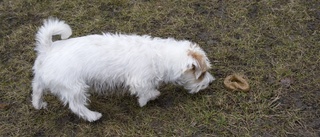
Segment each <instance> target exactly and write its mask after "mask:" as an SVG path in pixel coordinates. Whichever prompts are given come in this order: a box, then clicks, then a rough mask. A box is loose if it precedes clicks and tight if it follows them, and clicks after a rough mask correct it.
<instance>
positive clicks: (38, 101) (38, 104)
mask: <svg viewBox="0 0 320 137" xmlns="http://www.w3.org/2000/svg"><path fill="white" fill-rule="evenodd" d="M43 92H44V85H43V84H42V83H41V81H40V80H39V79H36V78H35V79H34V80H33V82H32V105H33V107H34V108H36V109H41V108H46V107H47V102H44V101H43Z"/></svg>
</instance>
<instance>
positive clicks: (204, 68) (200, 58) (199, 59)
mask: <svg viewBox="0 0 320 137" xmlns="http://www.w3.org/2000/svg"><path fill="white" fill-rule="evenodd" d="M188 55H189V56H191V57H192V58H194V59H195V60H196V61H197V62H198V64H199V66H200V69H201V71H202V72H205V71H207V69H208V66H207V64H206V61H205V58H204V56H203V55H201V54H199V53H197V52H194V51H191V50H189V51H188Z"/></svg>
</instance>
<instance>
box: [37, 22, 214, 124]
mask: <svg viewBox="0 0 320 137" xmlns="http://www.w3.org/2000/svg"><path fill="white" fill-rule="evenodd" d="M71 34H72V31H71V28H70V27H69V25H67V24H65V23H64V21H60V20H58V19H55V18H49V19H47V20H45V21H44V25H43V26H42V27H41V28H40V29H39V31H38V33H37V34H36V41H37V43H36V48H35V50H36V51H37V53H38V54H37V59H36V61H35V64H34V67H33V71H34V79H33V82H32V87H33V93H32V104H33V106H34V107H35V108H36V109H41V108H46V106H47V103H46V102H44V101H43V99H42V98H43V97H42V96H43V94H44V92H45V91H50V92H51V93H52V94H54V95H56V96H58V97H59V98H60V100H61V101H62V102H63V103H64V105H68V106H69V108H70V109H71V111H72V112H73V113H75V114H77V115H78V116H80V117H82V118H83V119H85V120H87V121H90V122H91V121H95V120H98V119H99V118H100V117H101V116H102V115H101V114H100V113H98V112H94V111H91V110H89V109H88V108H87V107H86V105H88V104H87V102H88V96H89V93H88V89H89V87H94V88H96V91H105V92H108V91H110V92H112V90H113V89H115V88H116V87H123V88H127V89H128V91H129V92H130V93H131V94H132V95H136V96H137V97H138V102H139V105H140V106H141V107H142V106H144V105H146V104H147V102H148V101H149V100H153V99H155V98H157V97H158V96H159V95H160V92H159V91H158V90H157V87H159V85H160V84H161V83H174V84H178V85H182V86H184V87H185V89H187V90H189V92H190V93H196V92H198V91H199V90H201V89H204V88H206V87H207V86H208V85H209V84H210V83H211V82H212V81H213V80H214V77H213V76H212V75H210V74H209V73H208V72H207V71H208V69H210V62H209V60H208V58H207V57H206V55H205V52H204V51H203V50H202V49H201V48H200V47H199V46H198V45H197V44H195V43H192V42H189V41H186V40H180V41H178V40H175V39H172V38H168V39H161V38H151V37H150V36H147V35H144V36H138V35H123V34H110V33H105V34H103V35H88V36H83V37H77V38H70V39H68V38H69V37H70V35H71ZM53 35H61V39H62V40H59V41H55V42H53V41H52V36H53ZM106 89H107V90H106Z"/></svg>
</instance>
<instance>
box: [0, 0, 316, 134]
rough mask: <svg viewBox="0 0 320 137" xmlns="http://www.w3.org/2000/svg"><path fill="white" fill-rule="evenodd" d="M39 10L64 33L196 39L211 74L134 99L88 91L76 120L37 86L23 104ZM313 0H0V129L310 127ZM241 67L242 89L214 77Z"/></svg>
mask: <svg viewBox="0 0 320 137" xmlns="http://www.w3.org/2000/svg"><path fill="white" fill-rule="evenodd" d="M49 16H54V17H58V18H60V19H63V20H65V21H66V22H67V23H68V24H70V26H71V27H72V29H73V35H72V37H77V36H83V35H88V34H95V33H98V34H101V33H102V32H112V33H115V32H120V33H129V34H130V33H135V34H141V35H143V34H148V35H152V36H155V37H163V38H166V37H174V38H176V39H187V40H191V41H193V42H196V43H198V44H199V45H200V46H201V47H202V48H203V49H204V50H205V51H206V52H207V55H208V57H209V59H210V61H211V62H212V65H213V67H212V69H211V70H210V73H211V74H213V75H214V76H215V77H216V78H217V80H216V81H215V82H214V83H213V84H212V85H211V86H210V87H208V88H207V89H205V90H203V91H202V92H199V93H197V94H192V95H191V94H188V93H187V92H186V91H185V90H184V89H183V88H181V87H179V86H174V85H165V86H162V87H161V89H160V91H161V92H162V95H161V96H160V97H159V98H158V99H157V100H155V101H151V102H150V103H149V104H147V106H146V107H143V108H140V107H139V106H138V104H137V101H136V98H135V97H133V96H129V95H125V96H118V95H108V96H107V95H102V96H99V95H97V94H93V95H92V96H91V97H90V100H91V103H90V106H89V107H90V108H91V109H92V110H96V111H99V112H101V113H102V114H103V117H102V119H101V120H99V121H97V122H93V123H89V122H86V121H84V120H82V119H80V118H79V117H77V116H75V115H74V114H73V113H71V112H70V110H69V109H68V107H64V106H63V105H62V103H60V102H59V101H58V99H57V98H56V97H55V96H52V95H50V94H48V95H46V97H45V100H46V101H47V102H48V103H49V106H48V108H47V109H46V110H35V109H34V108H33V107H32V105H31V96H30V95H31V80H32V77H33V74H32V65H33V62H34V60H35V57H36V54H35V51H34V47H35V33H36V31H37V29H38V28H39V26H41V24H42V21H43V20H44V19H46V18H48V17H49ZM319 24H320V1H318V0H308V1H303V0H241V1H231V0H230V1H222V0H201V1H200V0H181V1H171V0H170V1H165V0H159V1H150V0H136V1H126V0H108V1H106V0H95V1H91V0H73V1H67V0H59V1H50V0H43V1H39V0H24V1H22V0H0V75H1V77H0V136H266V137H269V136H270V137H271V136H308V137H309V136H314V137H316V136H320V77H319V74H320V69H319V68H320V55H319V51H320V42H319V41H320V34H319V33H320V25H319ZM233 73H239V74H242V75H245V76H246V77H247V79H248V82H249V84H250V86H251V89H250V91H249V92H235V91H229V90H227V89H225V88H224V86H223V79H224V78H225V77H226V76H228V75H230V74H233Z"/></svg>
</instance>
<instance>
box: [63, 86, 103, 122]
mask: <svg viewBox="0 0 320 137" xmlns="http://www.w3.org/2000/svg"><path fill="white" fill-rule="evenodd" d="M76 89H77V88H73V90H69V91H64V92H63V95H62V96H61V97H62V98H61V99H62V101H63V102H64V103H65V104H66V103H68V105H69V108H70V110H71V111H72V112H73V113H75V114H77V115H78V116H79V117H81V118H83V119H85V120H87V121H90V122H93V121H96V120H98V119H100V118H101V116H102V115H101V113H99V112H95V111H91V110H89V109H88V108H87V107H86V105H87V100H88V99H87V96H88V95H87V94H86V90H80V92H79V91H78V90H76Z"/></svg>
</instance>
